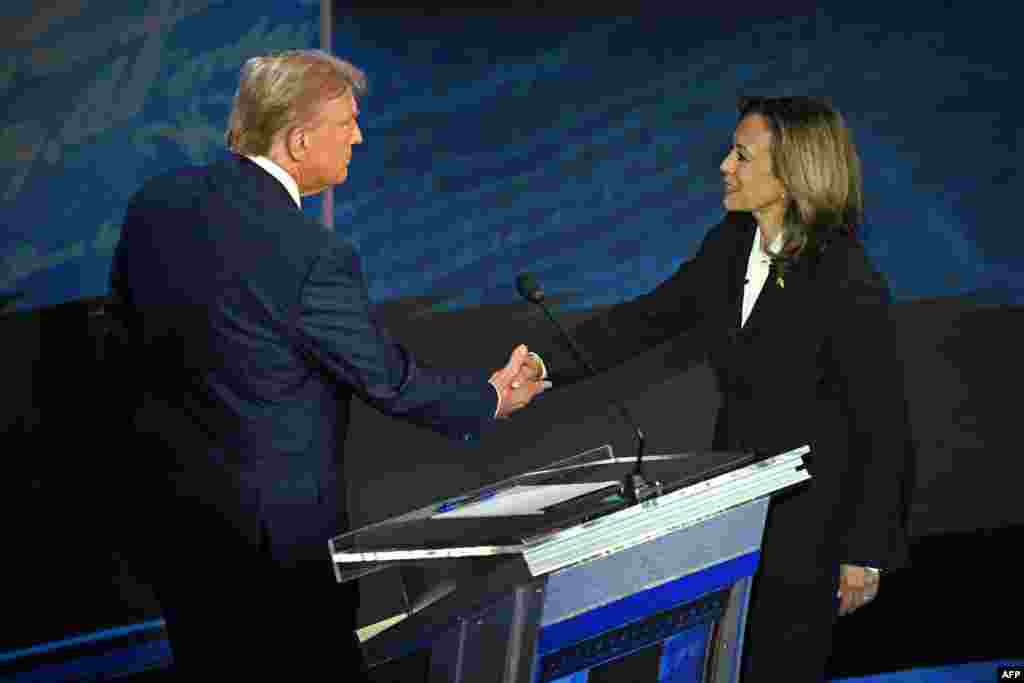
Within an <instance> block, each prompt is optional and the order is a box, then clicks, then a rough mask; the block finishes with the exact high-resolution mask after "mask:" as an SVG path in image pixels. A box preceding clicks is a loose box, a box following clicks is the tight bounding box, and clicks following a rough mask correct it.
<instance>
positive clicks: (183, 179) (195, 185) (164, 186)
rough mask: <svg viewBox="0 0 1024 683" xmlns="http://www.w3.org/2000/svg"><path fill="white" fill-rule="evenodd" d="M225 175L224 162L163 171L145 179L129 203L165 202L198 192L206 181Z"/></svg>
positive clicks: (225, 166)
mask: <svg viewBox="0 0 1024 683" xmlns="http://www.w3.org/2000/svg"><path fill="white" fill-rule="evenodd" d="M227 173H228V169H227V163H226V161H225V160H219V161H215V162H213V163H210V164H204V165H190V166H180V167H177V168H173V169H168V170H164V171H161V172H160V173H157V174H155V175H152V176H150V177H148V178H147V179H145V180H144V181H143V182H142V184H141V185H140V186H139V189H138V190H136V191H135V193H134V194H133V195H132V200H131V201H132V203H142V202H144V201H145V200H166V199H169V198H172V197H178V196H183V195H187V194H189V193H190V192H191V193H194V192H199V191H201V189H202V188H203V187H204V185H205V184H206V181H207V180H209V179H210V178H212V177H216V176H223V175H226V174H227Z"/></svg>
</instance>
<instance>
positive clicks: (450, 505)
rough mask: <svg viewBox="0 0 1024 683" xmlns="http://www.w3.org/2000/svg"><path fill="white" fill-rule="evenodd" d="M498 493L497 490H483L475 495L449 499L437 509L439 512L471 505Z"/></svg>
mask: <svg viewBox="0 0 1024 683" xmlns="http://www.w3.org/2000/svg"><path fill="white" fill-rule="evenodd" d="M496 493H497V492H496V491H482V492H480V493H478V494H476V495H475V496H467V497H465V498H457V499H455V500H449V501H447V502H445V503H442V504H441V505H440V506H439V507H438V508H437V511H438V512H439V513H440V512H451V511H452V510H454V509H455V508H458V507H462V506H463V505H469V504H470V503H479V502H480V501H482V500H487V499H488V498H493V497H494V496H495V494H496Z"/></svg>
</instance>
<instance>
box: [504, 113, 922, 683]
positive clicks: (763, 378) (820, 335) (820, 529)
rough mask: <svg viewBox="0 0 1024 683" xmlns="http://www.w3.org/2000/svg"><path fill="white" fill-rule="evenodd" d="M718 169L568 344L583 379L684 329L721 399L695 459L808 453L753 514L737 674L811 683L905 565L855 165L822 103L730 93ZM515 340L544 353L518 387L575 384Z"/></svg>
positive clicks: (900, 435)
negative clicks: (801, 478) (647, 274)
mask: <svg viewBox="0 0 1024 683" xmlns="http://www.w3.org/2000/svg"><path fill="white" fill-rule="evenodd" d="M721 172H722V178H723V184H724V187H723V190H724V193H725V196H724V204H725V208H726V209H727V211H728V214H727V215H726V217H725V219H724V220H723V221H722V222H721V223H720V224H719V225H717V226H716V227H714V228H712V229H711V231H710V232H709V233H708V234H707V236H706V237H705V239H704V241H703V243H702V244H701V247H700V249H699V251H698V253H697V255H696V256H694V257H693V258H692V259H690V260H689V261H687V262H685V263H684V264H683V265H682V266H681V267H680V269H679V270H678V271H677V272H676V273H675V274H674V275H673V276H672V277H670V278H669V279H668V280H666V281H665V282H663V283H661V284H660V285H659V286H658V287H656V288H655V289H654V290H653V291H652V292H650V293H649V294H646V295H643V296H640V297H638V298H636V299H634V300H631V301H627V302H623V303H621V304H618V305H616V306H614V307H612V308H611V309H609V310H608V311H607V312H606V313H605V314H604V315H600V316H597V317H596V318H591V319H589V320H587V321H586V322H584V323H583V324H581V325H580V326H578V327H577V328H576V329H575V331H574V334H575V336H576V337H577V339H578V340H579V342H580V345H581V346H582V348H583V349H585V350H586V351H588V352H590V354H591V355H592V356H593V358H592V360H593V364H594V365H595V367H597V368H598V369H599V370H600V369H606V368H608V367H610V366H613V365H616V364H618V363H620V362H622V361H624V360H626V359H628V358H630V357H632V356H634V355H636V354H638V353H640V352H642V351H644V350H645V349H648V348H650V347H652V346H654V345H656V344H659V343H661V342H663V341H665V340H666V339H668V338H670V337H672V336H675V335H678V334H681V333H684V332H689V331H691V330H693V329H695V328H698V327H699V328H700V329H701V330H702V331H703V333H704V334H706V335H707V336H706V338H707V339H709V340H710V343H709V345H708V358H709V362H710V365H711V367H712V368H713V370H714V373H715V376H716V379H717V382H718V386H719V388H720V390H721V394H722V404H721V407H720V409H719V411H718V415H717V419H716V424H715V432H714V434H715V436H714V442H713V444H712V448H714V449H716V450H747V451H756V452H760V453H765V454H777V453H781V452H783V451H786V450H788V449H791V448H795V447H799V446H801V445H803V444H810V446H811V449H812V453H811V455H810V456H809V457H808V460H809V464H808V469H809V471H810V473H811V475H812V479H811V481H810V482H809V483H808V484H805V485H802V486H799V487H796V488H794V489H790V490H788V491H786V492H784V493H783V494H781V495H779V496H777V497H775V498H774V499H773V501H772V503H771V506H770V508H769V513H768V520H767V526H766V530H765V536H764V543H763V548H762V555H761V562H760V566H759V569H758V573H757V575H756V578H755V582H754V588H753V594H752V597H751V604H750V612H749V616H748V621H747V631H746V636H745V645H744V663H743V681H744V683H749V682H750V681H772V682H774V681H787V682H794V681H821V680H822V679H823V677H824V669H825V665H826V662H827V659H828V655H829V651H830V648H831V633H832V626H833V623H834V620H835V618H836V615H837V614H845V613H848V612H850V611H852V610H855V609H857V608H859V607H860V606H862V605H864V604H865V603H867V602H869V601H870V600H872V599H873V598H874V596H875V595H876V593H877V590H878V586H879V584H880V573H879V570H881V571H882V572H884V571H887V570H889V569H893V568H896V567H900V566H902V565H904V564H905V563H906V540H905V533H904V525H903V501H902V496H901V492H902V480H903V475H904V468H905V443H906V430H905V424H906V419H905V411H904V403H903V387H902V369H901V367H900V366H899V364H898V362H897V359H896V358H895V357H894V355H893V353H892V343H891V339H890V334H891V333H890V331H889V330H890V328H889V290H888V286H887V284H886V281H885V278H884V276H882V275H881V274H880V273H878V272H877V271H876V270H875V269H874V268H873V267H872V265H871V263H870V262H869V260H868V257H867V255H866V253H865V251H864V247H863V245H862V244H861V243H860V241H859V240H858V239H857V237H856V232H855V226H856V225H858V224H859V223H860V220H861V217H862V206H863V205H862V190H861V175H860V162H859V159H858V156H857V152H856V148H855V147H854V144H853V141H852V137H851V134H850V131H849V129H848V128H847V127H846V125H845V123H844V121H843V118H842V116H841V114H840V113H839V112H838V111H836V110H835V109H834V108H832V107H831V106H830V105H829V104H827V103H825V102H823V101H820V100H817V99H813V98H808V97H779V98H744V99H742V100H741V102H740V117H739V124H738V125H737V127H736V130H735V134H734V136H733V141H732V145H731V149H730V151H729V153H728V155H727V156H726V158H725V159H724V160H723V162H722V164H721ZM531 347H532V348H541V349H545V351H544V360H543V361H541V359H540V357H539V356H536V357H535V361H536V362H534V363H533V364H531V365H530V367H529V369H528V370H525V369H524V375H523V376H524V378H525V377H531V375H534V374H535V375H540V376H548V374H549V373H548V369H550V377H549V379H551V380H552V381H553V382H554V384H555V386H556V387H557V386H558V385H559V384H564V383H566V382H571V381H574V380H577V379H581V378H582V376H583V375H582V373H581V372H580V370H578V368H577V366H576V365H575V363H574V362H573V361H572V358H571V356H569V355H568V353H567V352H566V350H565V349H562V348H560V346H559V345H556V344H548V345H538V344H531ZM531 378H532V377H531Z"/></svg>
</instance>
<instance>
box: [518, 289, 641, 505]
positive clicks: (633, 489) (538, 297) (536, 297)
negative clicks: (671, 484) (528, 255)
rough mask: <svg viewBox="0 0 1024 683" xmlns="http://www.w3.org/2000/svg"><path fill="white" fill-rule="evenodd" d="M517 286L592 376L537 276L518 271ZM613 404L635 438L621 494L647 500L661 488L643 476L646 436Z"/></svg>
mask: <svg viewBox="0 0 1024 683" xmlns="http://www.w3.org/2000/svg"><path fill="white" fill-rule="evenodd" d="M516 289H517V290H518V291H519V295H520V296H521V297H523V298H524V299H526V300H527V301H529V302H530V303H533V304H537V305H538V306H540V308H541V310H543V311H544V314H545V315H546V316H547V318H548V320H550V321H551V324H552V325H554V326H555V328H556V329H557V330H558V331H559V332H560V333H561V335H562V338H563V339H565V341H566V342H568V344H569V349H570V350H571V351H572V354H573V356H575V357H576V360H577V361H578V362H579V363H580V364H581V365H582V366H583V367H584V368H585V369H586V371H587V373H588V374H589V375H590V376H591V377H594V376H596V375H597V371H596V370H595V369H594V366H592V365H591V364H590V362H589V361H588V360H587V358H586V356H584V355H583V352H582V351H581V350H580V348H579V346H577V345H576V340H575V339H573V338H572V335H570V334H569V332H568V330H566V329H565V328H564V327H563V326H562V325H561V323H559V322H558V320H556V319H555V316H553V315H552V314H551V310H550V309H549V308H548V307H547V305H545V303H544V290H543V289H542V288H541V286H540V284H539V283H538V282H537V278H536V277H534V276H533V274H531V273H520V274H519V276H518V277H516ZM612 405H614V406H615V408H616V409H617V410H618V412H619V415H621V416H622V419H623V420H625V421H626V424H628V425H629V426H630V427H631V428H632V429H633V436H634V437H635V438H636V466H635V467H634V468H633V471H632V472H631V473H630V474H627V475H626V476H625V477H624V478H623V480H622V495H623V497H624V498H625V499H626V500H627V501H628V502H629V503H630V504H631V505H633V504H635V503H639V502H640V501H643V500H646V499H647V498H650V497H651V496H654V495H656V494H657V493H660V492H661V484H660V482H655V483H654V484H651V483H648V481H647V478H646V477H645V476H644V465H643V462H644V451H645V440H644V433H643V431H641V430H640V427H638V426H637V423H636V420H634V419H633V416H632V414H631V413H630V412H629V410H628V409H627V408H626V405H625V404H624V403H622V402H621V401H618V400H613V401H612Z"/></svg>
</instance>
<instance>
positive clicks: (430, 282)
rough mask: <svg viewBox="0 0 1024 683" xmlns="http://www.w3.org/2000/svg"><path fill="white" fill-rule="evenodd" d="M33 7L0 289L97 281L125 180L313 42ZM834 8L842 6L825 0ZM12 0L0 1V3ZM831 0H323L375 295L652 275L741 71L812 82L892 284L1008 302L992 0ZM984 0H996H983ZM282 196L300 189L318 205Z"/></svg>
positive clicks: (308, 23)
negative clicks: (526, 1) (626, 9)
mask: <svg viewBox="0 0 1024 683" xmlns="http://www.w3.org/2000/svg"><path fill="white" fill-rule="evenodd" d="M67 4H69V5H73V6H76V10H74V11H71V12H68V11H64V12H63V13H61V12H60V11H58V10H52V11H50V13H49V14H45V13H44V12H43V11H36V13H35V15H33V17H32V18H31V19H32V21H31V22H29V23H28V25H26V26H25V27H24V28H22V29H20V31H19V32H18V34H17V36H16V39H15V40H13V41H11V44H12V45H13V50H10V51H9V56H8V57H7V58H6V59H5V62H4V63H5V64H6V67H5V68H4V69H3V71H2V72H0V92H3V94H4V99H5V101H7V102H8V106H7V107H6V108H5V110H4V111H3V113H2V114H0V115H2V116H3V117H4V120H3V126H2V130H0V146H2V149H3V151H4V153H3V154H0V169H2V173H3V175H2V176H0V193H2V204H0V206H2V211H3V219H4V220H3V225H2V230H3V232H2V234H0V293H2V292H9V291H13V290H20V291H23V292H25V298H24V299H23V300H22V302H21V304H20V305H21V307H23V308H24V307H33V306H38V305H42V304H48V303H55V302H59V301H64V300H67V299H72V298H77V297H83V296H92V295H98V294H103V293H104V292H105V291H106V278H107V273H108V270H109V261H110V250H111V247H112V245H113V244H114V242H115V240H116V237H117V233H118V228H119V225H120V220H121V217H122V215H123V211H124V206H125V203H126V201H127V198H128V197H129V196H130V194H131V192H132V191H134V189H135V188H136V187H137V186H138V185H139V183H140V182H141V181H142V180H143V179H144V178H145V177H147V176H149V175H152V174H154V173H157V172H159V171H162V170H164V169H166V168H171V167H174V166H177V165H181V164H186V163H202V162H204V161H207V160H209V159H212V158H214V157H215V156H216V155H218V154H222V153H223V144H222V131H223V126H224V121H225V120H226V117H227V111H228V106H229V101H230V96H231V95H232V93H233V91H234V85H235V82H236V79H237V74H238V68H239V67H240V65H241V63H242V61H244V59H245V58H247V57H249V56H252V55H253V54H258V53H260V52H264V51H267V50H269V49H277V48H283V47H293V46H304V47H305V46H310V47H311V46H316V45H317V44H318V39H317V26H316V23H317V17H318V15H319V7H318V3H317V2H315V1H314V0H305V1H299V0H289V1H279V2H273V1H271V0H260V1H254V2H248V3H246V4H245V5H244V7H243V6H240V5H239V4H237V3H226V2H217V1H212V0H210V1H206V2H203V1H196V2H191V3H188V2H186V3H179V2H175V1H174V0H150V2H148V3H147V4H145V5H144V6H142V7H141V8H140V9H139V10H134V11H133V10H128V11H124V12H123V13H122V14H117V15H114V16H113V17H112V16H110V13H109V11H108V9H109V8H108V7H107V6H108V5H109V3H105V2H101V1H98V0H93V1H92V2H89V1H88V0H82V1H81V2H78V3H67ZM843 4H845V5H853V3H843ZM10 11H11V10H7V12H10ZM1002 11H1004V10H998V9H996V8H995V7H993V8H992V9H989V10H986V11H984V12H982V11H979V10H978V8H977V6H976V5H975V4H967V3H958V4H957V6H956V7H953V8H942V7H940V6H936V7H933V8H931V9H930V10H929V12H927V13H921V12H919V11H914V10H913V9H901V8H900V7H899V6H896V4H895V3H891V4H890V6H889V7H887V8H885V11H884V12H880V11H879V6H874V7H872V6H865V5H863V4H861V5H858V7H856V8H854V7H852V6H848V7H840V6H838V5H837V6H836V7H834V8H832V9H829V10H823V9H818V10H812V11H807V12H804V13H801V14H799V15H791V16H784V17H783V16H774V15H772V14H771V13H770V12H768V11H765V10H761V11H757V10H755V9H753V8H743V7H741V6H737V5H734V4H730V6H729V7H728V16H726V11H725V10H723V11H721V12H716V11H714V10H712V9H707V8H704V9H701V10H699V11H696V12H695V13H692V14H689V15H684V14H682V13H677V14H674V15H660V16H653V15H643V16H640V17H619V18H601V17H585V18H577V17H571V16H565V15H563V16H555V15H551V14H543V15H534V16H525V15H520V16H496V15H493V14H486V13H480V12H478V13H476V14H473V15H465V16H460V15H454V14H442V15H440V16H435V17H423V16H411V15H397V14H395V13H389V14H383V13H368V12H358V13H355V14H349V13H347V12H346V10H345V9H344V8H343V7H341V6H340V5H339V6H338V7H337V8H336V9H335V15H336V20H335V34H334V51H335V52H336V53H337V54H339V55H341V56H344V57H346V58H349V59H351V60H352V61H354V62H355V63H356V64H357V65H359V66H361V67H363V68H364V69H365V70H366V71H367V73H368V75H369V78H370V94H369V95H368V97H367V98H366V99H365V101H364V102H363V104H362V111H363V115H362V118H361V121H362V124H363V128H364V134H365V138H366V142H365V144H363V145H362V146H361V147H358V148H357V149H356V150H355V155H354V159H353V163H352V169H351V174H350V178H349V181H348V182H347V183H346V184H345V185H343V186H341V187H339V188H337V190H336V191H335V197H336V221H335V224H336V229H337V230H339V231H340V232H344V233H346V234H349V235H350V236H351V237H352V239H353V240H354V241H355V242H357V243H358V245H359V246H360V248H361V250H362V252H363V255H364V258H365V260H366V269H367V271H368V273H369V275H370V281H371V295H372V296H373V297H374V298H375V299H376V300H378V301H384V300H390V299H397V298H402V297H407V296H413V295H422V294H430V295H433V296H436V297H438V298H439V299H440V300H441V303H440V304H439V306H438V307H439V308H441V309H450V308H459V307H463V306H469V305H478V304H486V303H494V302H507V301H512V300H514V298H515V296H516V295H515V291H514V286H513V281H514V278H515V275H516V274H517V273H519V272H520V271H522V270H526V269H531V270H534V271H536V272H537V273H538V274H539V276H540V277H541V279H542V282H544V284H545V286H546V288H547V290H548V291H549V292H550V293H565V294H567V295H569V301H568V303H567V304H566V305H567V306H569V307H579V308H583V307H589V306H592V305H595V304H603V303H612V302H614V301H618V300H620V299H624V298H628V297H630V296H634V295H636V294H639V293H641V292H644V291H646V290H648V289H650V288H651V287H653V286H654V285H655V284H656V283H658V282H659V281H660V280H662V279H663V278H665V277H666V276H667V275H668V274H669V273H671V272H672V270H673V269H674V268H676V267H677V266H678V264H679V263H680V262H681V261H682V260H683V259H684V258H686V257H688V256H689V255H690V254H692V253H693V251H694V249H695V248H696V245H697V244H698V242H699V240H700V238H701V237H702V236H703V235H704V233H705V231H706V230H707V229H708V227H710V226H711V225H712V224H714V223H715V222H717V220H718V219H719V217H720V216H721V213H722V209H721V202H720V199H721V197H720V189H719V174H718V164H719V161H720V160H721V157H722V155H723V154H724V152H725V150H726V148H727V145H728V144H729V139H730V136H731V134H732V129H733V126H734V124H735V112H734V103H735V99H736V96H737V95H738V94H740V93H755V94H797V93H810V94H818V95H828V96H830V97H831V98H832V100H833V101H834V102H835V104H836V105H837V106H838V107H840V109H841V110H843V111H844V112H845V114H846V116H847V119H848V121H849V123H850V125H851V126H852V127H853V130H854V133H855V137H856V140H857V142H858V143H859V146H860V150H861V155H862V158H863V162H864V168H865V184H866V191H867V201H868V204H867V210H868V221H867V224H866V225H865V233H864V234H865V237H866V241H867V243H868V247H869V250H870V253H871V255H872V256H873V258H874V259H875V261H876V263H877V264H878V265H879V266H880V267H881V268H882V269H883V270H884V271H886V272H887V274H888V275H889V277H890V280H891V283H892V286H893V291H894V294H895V295H896V296H897V297H898V298H902V299H909V298H921V297H935V296H951V295H967V294H970V295H973V296H974V297H976V298H977V299H978V300H981V301H986V302H995V303H1020V302H1021V301H1024V275H1022V274H1021V273H1024V237H1022V234H1021V231H1020V230H1017V229H1015V228H1014V227H1013V218H1012V214H1011V216H1010V217H1009V220H1007V219H1008V217H1007V216H1005V213H1006V210H1007V209H1010V210H1011V211H1012V204H1013V197H1014V194H1015V189H1016V187H1017V186H1018V182H1019V181H1018V175H1017V173H1018V171H1017V166H1018V164H1017V160H1016V151H1017V148H1018V147H1019V143H1020V141H1021V130H1020V126H1019V125H1018V122H1017V113H1016V106H1015V105H1016V103H1017V99H1018V95H1017V91H1016V90H1015V89H1013V86H1012V84H1013V81H1014V77H1015V76H1018V75H1020V71H1021V69H1020V67H1019V66H1017V65H1016V62H1018V61H1019V60H1015V59H1013V58H1012V54H1011V53H1012V51H1013V49H1014V47H1015V45H1016V41H1017V37H1016V35H1015V34H1014V30H1015V29H1014V26H1015V24H1014V23H1013V22H1012V21H1011V20H1010V17H1009V15H1006V16H1000V14H999V13H1000V12H1002ZM1005 11H1006V12H1009V10H1005ZM307 204H308V208H307V211H310V212H311V213H314V214H318V213H319V205H318V203H317V202H308V203H307Z"/></svg>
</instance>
